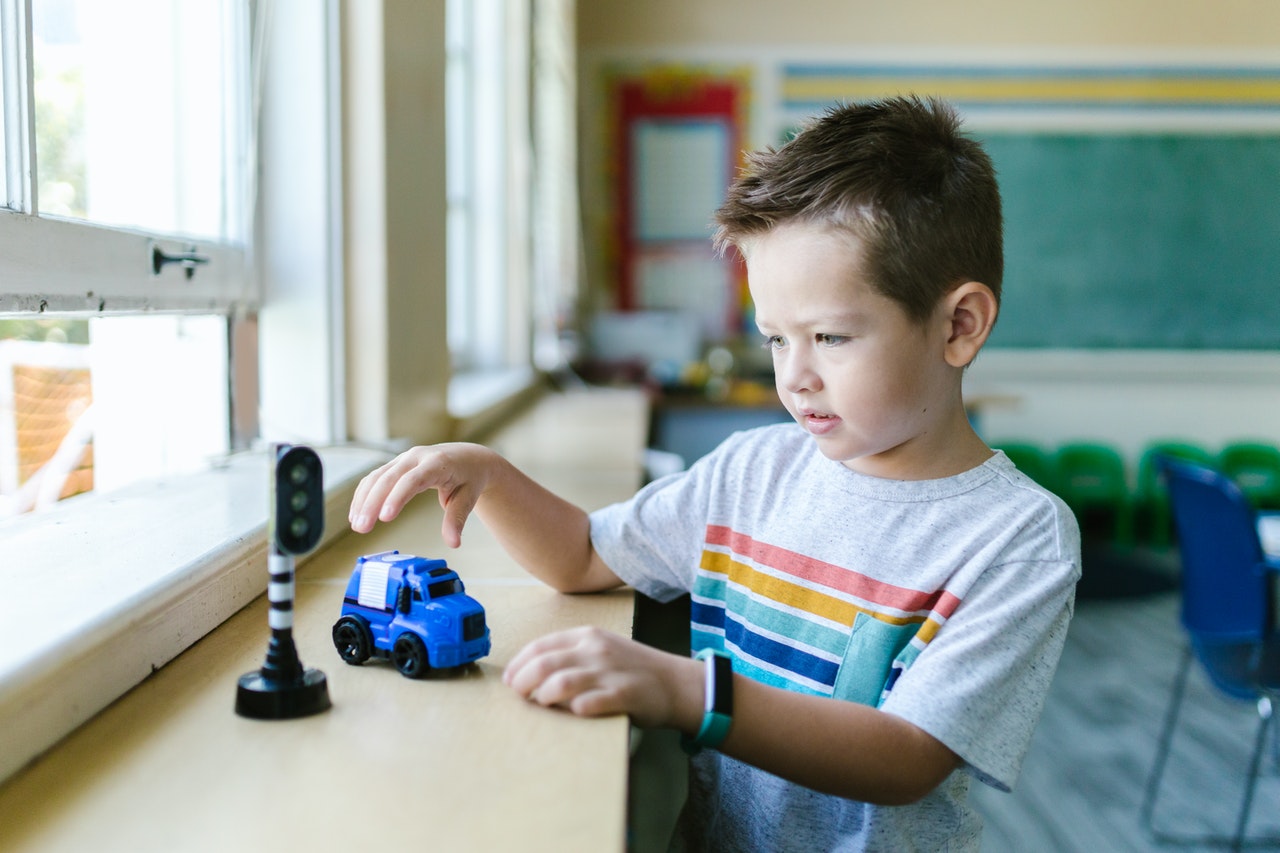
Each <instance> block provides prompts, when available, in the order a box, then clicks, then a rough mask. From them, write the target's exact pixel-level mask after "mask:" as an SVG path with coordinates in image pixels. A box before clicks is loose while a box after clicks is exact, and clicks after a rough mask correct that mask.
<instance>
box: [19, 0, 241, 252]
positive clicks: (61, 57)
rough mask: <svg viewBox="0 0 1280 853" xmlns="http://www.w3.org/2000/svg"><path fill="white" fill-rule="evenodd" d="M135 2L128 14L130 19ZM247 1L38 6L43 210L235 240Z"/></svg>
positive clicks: (39, 1)
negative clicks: (241, 25) (242, 18)
mask: <svg viewBox="0 0 1280 853" xmlns="http://www.w3.org/2000/svg"><path fill="white" fill-rule="evenodd" d="M126 7H127V12H126ZM240 12H241V6H240V4H237V3H234V2H229V0H228V2H218V1H217V0H200V2H188V0H130V2H128V3H127V4H122V3H119V2H102V1H101V0H34V2H33V4H32V28H33V35H34V43H33V48H32V50H33V54H32V55H33V63H34V66H35V125H36V161H37V163H36V171H37V176H38V181H37V184H38V192H37V203H38V206H39V210H40V212H41V213H42V214H44V215H53V216H60V217H68V218H73V219H80V220H88V221H91V222H94V223H98V224H104V225H113V226H120V227H126V228H141V229H145V230H150V231H157V232H161V233H168V234H183V235H190V236H193V237H202V238H213V239H222V240H234V239H236V238H238V237H240V236H241V235H240V234H239V233H238V232H239V231H240V230H242V229H241V222H242V221H243V211H242V210H241V204H240V199H239V197H238V190H237V189H236V188H237V187H238V186H239V184H238V182H237V180H236V179H235V175H234V174H233V173H234V172H235V171H236V169H237V168H238V165H239V162H240V156H239V151H237V150H236V145H235V142H234V141H235V140H236V139H238V138H239V134H238V128H237V127H235V126H234V125H235V123H236V121H237V114H236V112H235V111H234V110H229V109H227V108H226V105H227V104H228V103H234V102H235V98H236V95H237V93H236V91H234V90H235V89H236V88H237V87H239V86H240V85H241V83H242V81H243V77H242V76H240V75H238V74H237V73H235V69H237V68H239V67H240V65H239V64H238V63H237V51H239V50H242V48H241V47H240V46H239V45H240V41H241V40H240V38H239V37H238V33H239V32H240V30H239V29H238V28H237V23H238V16H239V14H240Z"/></svg>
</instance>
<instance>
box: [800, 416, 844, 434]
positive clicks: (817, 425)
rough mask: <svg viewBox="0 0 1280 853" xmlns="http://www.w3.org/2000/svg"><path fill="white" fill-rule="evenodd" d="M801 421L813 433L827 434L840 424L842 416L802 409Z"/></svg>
mask: <svg viewBox="0 0 1280 853" xmlns="http://www.w3.org/2000/svg"><path fill="white" fill-rule="evenodd" d="M800 423H801V424H803V425H804V428H805V429H807V430H808V431H809V432H810V434H812V435H825V434H826V433H828V432H830V431H831V430H833V429H835V428H836V427H837V426H838V425H839V424H840V417H839V416H838V415H829V414H824V413H822V412H804V411H802V412H800Z"/></svg>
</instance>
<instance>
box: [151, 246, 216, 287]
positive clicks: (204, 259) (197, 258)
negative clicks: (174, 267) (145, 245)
mask: <svg viewBox="0 0 1280 853" xmlns="http://www.w3.org/2000/svg"><path fill="white" fill-rule="evenodd" d="M207 263H209V258H208V256H207V255H200V254H197V253H196V247H195V246H187V247H186V248H185V249H184V250H183V251H181V252H174V253H173V254H169V253H168V252H166V251H165V250H164V249H161V248H160V247H159V246H157V245H155V244H154V243H153V244H152V245H151V271H152V272H153V273H155V274H156V275H160V271H161V270H163V269H164V267H165V265H166V264H180V265H181V266H182V269H183V270H185V271H186V275H187V278H188V279H190V278H191V277H192V276H194V275H195V274H196V267H197V266H199V265H201V264H207Z"/></svg>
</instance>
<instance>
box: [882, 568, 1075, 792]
mask: <svg viewBox="0 0 1280 853" xmlns="http://www.w3.org/2000/svg"><path fill="white" fill-rule="evenodd" d="M1065 556H1066V559H1056V560H1040V561H1020V562H1016V563H1007V564H1003V565H996V566H990V567H988V568H987V569H986V570H985V571H984V572H983V573H982V574H981V576H980V577H979V578H978V579H977V580H976V581H975V582H974V584H973V586H972V587H971V588H970V590H969V592H968V594H967V595H966V596H965V598H964V600H963V602H962V603H961V604H960V606H959V607H958V608H957V609H956V610H955V612H953V613H952V614H951V616H950V617H949V618H948V619H947V621H946V623H945V624H944V625H943V626H942V627H941V628H940V629H939V631H938V634H937V636H936V637H935V638H934V639H933V641H932V642H930V643H929V645H928V646H927V647H926V648H925V649H924V650H923V651H922V652H921V653H920V655H919V657H918V658H917V659H916V660H915V661H914V662H913V664H912V665H911V666H910V667H909V668H908V669H907V670H906V671H905V672H904V673H903V674H902V675H901V677H900V678H899V679H898V680H897V682H896V683H895V685H894V687H893V689H892V690H891V691H890V693H889V695H888V696H887V697H886V698H885V701H884V703H883V705H881V709H882V710H884V711H887V712H889V713H892V714H895V715H897V716H900V717H902V718H904V719H906V720H908V721H910V722H912V723H914V724H915V725H917V726H919V727H920V728H922V729H924V730H925V731H927V732H929V733H930V734H932V735H933V736H934V737H936V738H938V739H939V740H940V741H942V742H943V743H944V744H946V745H947V746H948V747H949V748H950V749H952V750H953V751H954V752H956V753H957V754H958V755H959V756H960V757H961V759H963V760H964V761H965V762H966V764H967V765H968V766H969V768H970V770H971V772H973V773H974V775H975V776H977V778H978V779H980V780H981V781H983V782H985V783H987V784H989V785H992V786H993V787H996V788H998V789H1000V790H1004V791H1008V790H1010V789H1011V788H1012V787H1013V784H1014V782H1015V781H1016V780H1017V776H1018V771H1019V769H1020V768H1021V766H1022V760H1023V758H1024V757H1025V756H1026V753H1027V750H1028V748H1029V747H1030V743H1031V736H1032V734H1033V733H1034V731H1035V726H1036V723H1037V722H1038V721H1039V719H1040V713H1041V711H1042V710H1043V708H1044V702H1045V698H1046V696H1047V694H1048V691H1049V685H1050V682H1051V681H1052V680H1053V674H1054V671H1055V670H1056V668H1057V664H1058V658H1059V656H1060V655H1061V652H1062V646H1063V643H1064V642H1065V640H1066V634H1067V626H1068V623H1069V621H1070V618H1071V613H1072V609H1073V607H1074V590H1075V584H1076V580H1077V578H1078V577H1079V569H1078V565H1079V560H1078V557H1077V558H1075V559H1074V560H1073V559H1072V558H1071V557H1070V555H1065Z"/></svg>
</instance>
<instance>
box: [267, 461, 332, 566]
mask: <svg viewBox="0 0 1280 853" xmlns="http://www.w3.org/2000/svg"><path fill="white" fill-rule="evenodd" d="M271 487H272V488H271V491H272V494H273V495H274V498H275V499H274V504H275V507H274V509H275V511H274V512H273V513H272V516H271V520H272V527H273V530H272V533H271V538H272V541H273V543H274V545H275V547H276V549H277V550H279V551H280V553H282V554H305V553H307V552H308V551H310V550H311V549H312V548H314V547H316V545H318V544H319V543H320V535H321V534H322V533H324V472H323V469H322V468H321V466H320V457H319V456H317V455H316V452H315V451H314V450H312V449H311V448H310V447H291V446H289V445H287V444H278V445H276V470H275V475H274V476H273V477H272V478H271Z"/></svg>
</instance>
